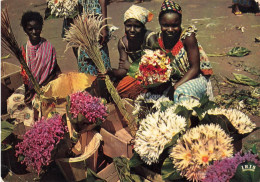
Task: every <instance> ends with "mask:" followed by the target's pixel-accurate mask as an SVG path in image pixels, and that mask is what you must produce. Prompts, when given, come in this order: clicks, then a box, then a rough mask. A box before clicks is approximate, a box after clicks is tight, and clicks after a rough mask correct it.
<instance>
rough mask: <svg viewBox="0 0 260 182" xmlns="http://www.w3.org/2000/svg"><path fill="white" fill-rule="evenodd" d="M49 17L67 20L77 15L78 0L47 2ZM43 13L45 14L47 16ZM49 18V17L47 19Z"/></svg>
mask: <svg viewBox="0 0 260 182" xmlns="http://www.w3.org/2000/svg"><path fill="white" fill-rule="evenodd" d="M47 5H48V9H47V10H46V11H47V12H48V13H49V16H54V17H59V18H63V17H64V18H68V17H73V16H75V13H77V5H78V0H47ZM48 13H46V12H45V14H48ZM48 18H50V17H48Z"/></svg>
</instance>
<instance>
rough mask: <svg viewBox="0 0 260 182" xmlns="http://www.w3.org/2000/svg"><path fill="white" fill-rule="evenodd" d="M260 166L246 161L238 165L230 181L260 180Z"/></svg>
mask: <svg viewBox="0 0 260 182" xmlns="http://www.w3.org/2000/svg"><path fill="white" fill-rule="evenodd" d="M259 179H260V167H258V166H257V165H256V164H255V163H253V162H244V163H242V164H240V165H238V167H237V170H236V173H235V175H234V176H233V178H231V179H230V180H229V181H230V182H241V181H243V182H259Z"/></svg>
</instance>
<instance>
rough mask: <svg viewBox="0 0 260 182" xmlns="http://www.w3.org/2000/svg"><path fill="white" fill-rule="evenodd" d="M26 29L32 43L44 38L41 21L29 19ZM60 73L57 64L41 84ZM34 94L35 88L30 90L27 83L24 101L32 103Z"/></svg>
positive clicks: (35, 43)
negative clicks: (42, 36)
mask: <svg viewBox="0 0 260 182" xmlns="http://www.w3.org/2000/svg"><path fill="white" fill-rule="evenodd" d="M24 31H25V33H26V34H27V35H28V37H29V40H30V42H31V44H32V45H37V44H39V43H40V41H41V40H42V38H41V31H42V25H41V24H40V23H39V22H37V21H34V20H32V21H29V22H28V23H27V25H26V26H25V27H24ZM59 73H60V69H59V67H58V66H57V65H56V70H54V71H53V73H52V74H51V75H49V77H48V78H47V79H46V80H45V81H44V82H43V83H42V84H40V86H44V85H46V84H47V83H49V82H50V81H51V80H53V79H54V78H55V77H56V75H58V74H59ZM34 94H35V90H34V89H32V90H29V89H28V86H27V85H26V84H25V98H24V101H25V103H26V104H29V103H31V101H32V98H33V96H34Z"/></svg>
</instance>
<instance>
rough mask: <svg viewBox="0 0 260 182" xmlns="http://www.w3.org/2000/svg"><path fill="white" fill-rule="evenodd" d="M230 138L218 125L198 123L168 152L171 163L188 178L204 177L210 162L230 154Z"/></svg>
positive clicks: (199, 178) (193, 179)
mask: <svg viewBox="0 0 260 182" xmlns="http://www.w3.org/2000/svg"><path fill="white" fill-rule="evenodd" d="M231 142H232V138H231V137H229V136H228V135H227V134H226V133H225V132H224V131H223V130H222V129H221V128H220V126H219V125H215V124H207V125H199V126H197V127H195V128H192V129H190V130H189V131H187V132H186V133H185V134H184V135H183V136H182V138H180V139H178V141H177V144H176V146H174V147H173V148H172V150H171V152H170V157H171V158H172V159H173V164H174V165H175V167H176V169H177V170H179V171H180V172H181V175H182V176H185V177H186V178H187V179H188V180H192V181H200V180H202V179H204V177H205V172H206V169H207V166H209V164H210V162H212V161H215V160H221V159H223V158H226V157H230V156H232V153H233V146H232V144H231Z"/></svg>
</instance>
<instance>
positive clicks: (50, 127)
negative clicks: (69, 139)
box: [15, 114, 67, 175]
mask: <svg viewBox="0 0 260 182" xmlns="http://www.w3.org/2000/svg"><path fill="white" fill-rule="evenodd" d="M66 132H67V127H66V126H65V124H64V123H63V121H62V117H61V116H60V115H58V114H56V115H54V116H53V117H52V118H50V119H44V118H42V119H41V120H39V121H37V122H36V123H35V124H34V126H33V127H32V128H31V129H30V130H28V131H27V132H26V133H25V135H24V139H23V141H22V142H20V143H18V144H17V145H16V146H15V148H16V154H15V155H16V156H17V157H18V159H19V160H20V161H21V163H22V164H23V163H25V164H26V166H27V167H29V168H31V169H33V170H36V171H37V173H38V175H39V174H40V172H41V170H42V167H43V166H48V165H49V163H50V162H51V161H52V153H53V151H54V149H55V147H56V146H57V145H58V143H59V142H60V141H61V139H63V137H64V134H65V133H66Z"/></svg>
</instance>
